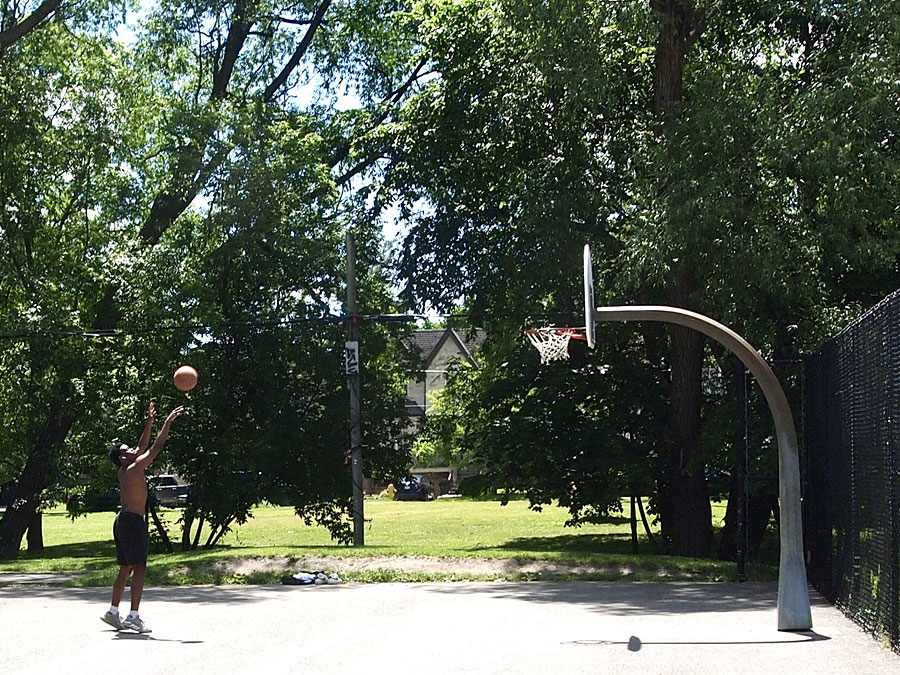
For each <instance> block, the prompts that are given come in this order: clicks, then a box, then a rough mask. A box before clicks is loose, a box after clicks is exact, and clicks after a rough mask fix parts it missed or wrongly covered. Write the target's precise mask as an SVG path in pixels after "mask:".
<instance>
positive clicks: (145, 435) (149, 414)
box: [137, 401, 156, 453]
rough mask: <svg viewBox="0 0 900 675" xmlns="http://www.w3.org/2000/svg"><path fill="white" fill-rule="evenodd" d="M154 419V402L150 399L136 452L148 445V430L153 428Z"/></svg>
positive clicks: (140, 451) (141, 450)
mask: <svg viewBox="0 0 900 675" xmlns="http://www.w3.org/2000/svg"><path fill="white" fill-rule="evenodd" d="M155 419H156V404H155V403H153V402H152V401H151V402H150V406H149V407H148V408H147V421H146V422H144V431H143V433H141V440H139V441H138V444H137V451H138V453H142V452H144V450H146V449H147V446H148V445H150V432H151V431H152V430H153V420H155Z"/></svg>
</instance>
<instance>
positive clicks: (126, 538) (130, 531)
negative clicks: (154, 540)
mask: <svg viewBox="0 0 900 675" xmlns="http://www.w3.org/2000/svg"><path fill="white" fill-rule="evenodd" d="M113 539H115V540H116V562H118V563H119V564H120V565H146V564H147V555H148V554H149V553H150V535H149V534H148V532H147V521H146V520H144V518H143V516H139V515H138V514H136V513H133V512H131V511H119V514H118V515H117V516H116V519H115V521H113Z"/></svg>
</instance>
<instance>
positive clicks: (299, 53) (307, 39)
mask: <svg viewBox="0 0 900 675" xmlns="http://www.w3.org/2000/svg"><path fill="white" fill-rule="evenodd" d="M330 6H331V0H322V4H321V5H319V8H318V9H317V10H316V13H315V14H314V15H313V18H312V20H311V21H310V22H309V28H307V29H306V33H304V34H303V39H302V40H300V44H299V45H297V49H295V50H294V53H293V55H291V58H290V60H289V61H288V62H287V63H286V64H285V66H284V68H282V69H281V72H280V73H278V76H277V77H276V78H275V79H274V80H272V82H271V83H270V84H269V86H268V87H266V90H265V92H264V93H263V100H264V101H271V100H272V98H273V97H274V96H275V94H276V92H277V91H278V90H279V89H281V87H282V85H284V83H285V82H286V81H287V79H288V77H290V74H291V73H292V72H294V69H295V68H296V67H297V65H298V64H299V63H300V60H301V59H302V58H303V55H304V54H306V50H307V49H309V45H310V43H312V39H313V36H314V35H315V34H316V31H317V30H318V29H319V26H321V25H322V20H323V19H324V18H325V12H327V11H328V8H329V7H330Z"/></svg>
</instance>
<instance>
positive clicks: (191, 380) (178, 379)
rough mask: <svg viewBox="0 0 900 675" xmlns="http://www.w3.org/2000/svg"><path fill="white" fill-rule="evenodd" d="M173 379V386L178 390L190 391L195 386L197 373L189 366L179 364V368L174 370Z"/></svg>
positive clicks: (197, 377)
mask: <svg viewBox="0 0 900 675" xmlns="http://www.w3.org/2000/svg"><path fill="white" fill-rule="evenodd" d="M173 379H174V380H175V388H176V389H177V390H178V391H190V390H191V389H193V388H194V387H196V386H197V380H198V379H199V375H197V371H196V370H195V369H194V368H192V367H191V366H181V368H179V369H178V370H176V371H175V377H174V378H173Z"/></svg>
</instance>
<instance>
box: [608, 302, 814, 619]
mask: <svg viewBox="0 0 900 675" xmlns="http://www.w3.org/2000/svg"><path fill="white" fill-rule="evenodd" d="M592 318H593V320H594V321H662V322H664V323H674V324H678V325H679V326H686V327H687V328H693V329H694V330H697V331H699V332H701V333H703V334H704V335H706V336H708V337H711V338H712V339H714V340H716V341H718V342H720V343H722V344H723V345H724V346H725V347H727V348H728V349H730V350H731V351H732V352H734V354H735V355H736V356H737V357H738V358H739V359H740V360H741V361H742V362H743V363H744V365H745V366H747V368H748V370H749V371H750V372H751V373H753V377H755V378H756V381H757V382H758V383H759V386H760V388H762V391H763V394H764V395H765V397H766V401H767V402H768V404H769V409H770V410H771V411H772V417H773V418H774V420H775V434H776V437H777V438H778V496H779V502H780V505H781V508H780V509H779V511H780V524H779V527H780V531H781V557H780V563H779V568H778V630H809V629H810V628H812V614H811V611H810V607H809V588H808V586H807V581H806V565H805V563H804V561H803V526H802V524H801V518H800V458H799V453H798V450H797V430H796V428H795V427H794V418H793V416H792V415H791V408H790V406H789V405H788V401H787V397H785V395H784V390H783V389H782V388H781V385H780V384H779V383H778V378H777V377H775V373H773V372H772V369H771V368H769V364H768V363H766V362H765V360H764V359H763V358H762V357H761V356H760V355H759V353H758V352H757V351H756V350H755V349H754V348H753V346H752V345H751V344H750V343H749V342H747V341H746V340H745V339H744V338H742V337H741V336H740V335H738V334H737V333H735V332H734V331H733V330H731V329H729V328H726V327H725V326H723V325H722V324H720V323H718V322H717V321H713V320H712V319H710V318H708V317H706V316H703V315H702V314H697V313H696V312H691V311H688V310H686V309H679V308H677V307H665V306H661V305H644V306H640V305H638V306H633V307H595V308H594V312H593V317H592Z"/></svg>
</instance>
